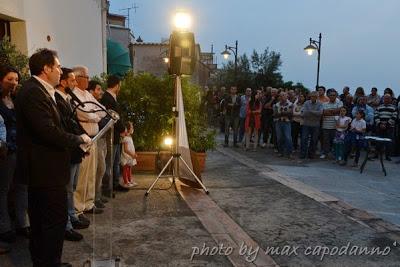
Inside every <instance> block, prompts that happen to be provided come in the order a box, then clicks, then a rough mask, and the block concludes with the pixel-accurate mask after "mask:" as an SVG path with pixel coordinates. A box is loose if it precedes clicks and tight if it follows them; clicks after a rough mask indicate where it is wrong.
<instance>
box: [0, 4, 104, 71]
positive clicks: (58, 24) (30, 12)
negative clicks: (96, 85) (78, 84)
mask: <svg viewBox="0 0 400 267" xmlns="http://www.w3.org/2000/svg"><path fill="white" fill-rule="evenodd" d="M107 5H108V4H107V1H105V0H68V1H66V0H0V38H2V37H4V36H9V38H10V40H11V42H12V43H13V44H15V45H16V46H17V48H18V49H19V50H20V51H21V52H23V53H24V54H26V55H28V56H30V55H31V54H33V53H34V52H35V51H36V50H37V49H38V48H43V47H46V48H49V49H54V50H56V51H57V52H58V55H59V57H60V61H61V63H62V65H63V66H67V67H72V66H75V65H85V66H87V67H88V68H89V71H90V75H98V74H101V73H103V72H106V71H107V45H106V19H107Z"/></svg>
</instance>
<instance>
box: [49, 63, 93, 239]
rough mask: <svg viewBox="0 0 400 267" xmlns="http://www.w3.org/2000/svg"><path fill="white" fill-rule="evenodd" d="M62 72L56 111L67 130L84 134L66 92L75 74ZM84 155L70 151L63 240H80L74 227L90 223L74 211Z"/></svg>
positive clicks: (74, 83) (86, 226)
mask: <svg viewBox="0 0 400 267" xmlns="http://www.w3.org/2000/svg"><path fill="white" fill-rule="evenodd" d="M61 70H62V74H61V78H60V84H58V85H57V87H56V93H55V98H56V103H57V107H58V111H59V112H60V116H61V121H62V123H63V126H64V128H65V129H66V131H67V132H69V133H72V134H77V135H81V134H86V132H85V130H84V129H83V128H82V126H81V125H80V124H79V122H78V121H77V118H76V114H74V111H73V108H74V107H73V106H72V104H71V96H70V95H68V94H67V92H66V90H67V88H74V87H75V86H76V80H75V74H74V72H73V70H72V69H69V68H61ZM83 157H84V152H83V151H82V149H80V148H75V149H73V150H72V151H71V168H70V170H71V172H70V180H69V183H68V185H67V196H68V223H67V227H66V229H65V240H68V241H80V240H82V238H83V236H82V235H81V234H80V233H78V232H76V231H74V229H85V228H88V227H89V225H90V221H89V219H87V218H86V217H85V216H84V215H83V214H82V215H81V216H80V217H79V216H78V215H77V214H76V212H75V205H74V191H75V189H76V184H77V182H78V176H79V175H78V174H79V166H80V164H81V162H82V158H83Z"/></svg>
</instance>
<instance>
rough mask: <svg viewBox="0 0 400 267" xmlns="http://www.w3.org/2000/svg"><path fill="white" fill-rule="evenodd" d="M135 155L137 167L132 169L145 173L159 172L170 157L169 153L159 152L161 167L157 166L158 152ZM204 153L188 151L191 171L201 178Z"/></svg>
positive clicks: (204, 159)
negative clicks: (191, 166)
mask: <svg viewBox="0 0 400 267" xmlns="http://www.w3.org/2000/svg"><path fill="white" fill-rule="evenodd" d="M136 154H137V159H136V161H137V165H136V166H135V167H134V170H135V171H145V172H159V171H161V170H160V167H162V166H164V164H166V163H167V161H168V160H169V158H170V157H171V153H170V152H169V151H160V161H161V165H162V166H157V154H158V152H146V151H144V152H136ZM206 155H207V154H206V153H199V152H194V151H192V150H191V151H190V157H191V160H192V165H193V171H194V173H195V174H196V175H197V176H198V177H201V173H202V172H203V171H204V169H205V164H206Z"/></svg>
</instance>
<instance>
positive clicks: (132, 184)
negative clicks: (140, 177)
mask: <svg viewBox="0 0 400 267" xmlns="http://www.w3.org/2000/svg"><path fill="white" fill-rule="evenodd" d="M129 185H130V186H131V187H134V186H137V185H138V183H136V182H129Z"/></svg>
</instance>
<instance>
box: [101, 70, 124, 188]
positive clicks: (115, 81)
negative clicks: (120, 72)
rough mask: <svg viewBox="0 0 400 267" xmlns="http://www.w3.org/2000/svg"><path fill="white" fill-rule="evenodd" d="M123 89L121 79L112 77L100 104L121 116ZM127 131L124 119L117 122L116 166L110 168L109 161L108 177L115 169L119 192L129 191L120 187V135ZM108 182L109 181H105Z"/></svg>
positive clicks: (114, 177) (115, 127) (114, 183)
mask: <svg viewBox="0 0 400 267" xmlns="http://www.w3.org/2000/svg"><path fill="white" fill-rule="evenodd" d="M120 88H121V79H120V78H118V77H117V76H115V75H110V76H109V77H108V79H107V91H106V92H105V93H104V95H103V97H102V99H101V100H100V103H101V104H102V105H103V106H105V108H106V109H112V110H114V111H115V112H117V113H118V114H119V115H120V116H121V108H120V106H119V103H118V102H117V96H118V94H119V91H120ZM124 130H125V127H124V122H123V120H122V118H121V119H120V120H118V121H117V123H116V124H115V125H114V142H113V153H114V155H112V158H113V159H114V165H113V166H109V164H108V161H107V167H106V175H107V176H108V177H110V176H111V175H110V174H111V168H113V186H114V189H116V190H119V191H129V190H128V189H124V188H123V187H121V186H119V175H120V171H119V165H120V154H121V144H120V134H121V133H122V132H123V131H124ZM104 181H105V182H107V179H104Z"/></svg>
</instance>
